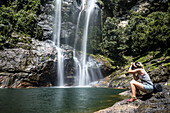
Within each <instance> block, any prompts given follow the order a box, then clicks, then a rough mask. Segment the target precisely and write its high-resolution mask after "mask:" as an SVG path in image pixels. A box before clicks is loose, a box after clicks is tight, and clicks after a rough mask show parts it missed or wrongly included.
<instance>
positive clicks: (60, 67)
mask: <svg viewBox="0 0 170 113" xmlns="http://www.w3.org/2000/svg"><path fill="white" fill-rule="evenodd" d="M61 4H62V0H56V1H55V20H54V30H53V41H54V43H55V45H57V51H58V59H57V61H58V63H57V80H58V82H57V83H58V86H64V56H63V50H62V49H61V48H60V34H61Z"/></svg>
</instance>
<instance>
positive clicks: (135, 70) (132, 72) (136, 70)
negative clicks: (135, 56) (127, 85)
mask: <svg viewBox="0 0 170 113" xmlns="http://www.w3.org/2000/svg"><path fill="white" fill-rule="evenodd" d="M132 66H133V63H131V64H130V67H129V70H128V73H130V74H135V73H139V71H140V69H134V70H132Z"/></svg>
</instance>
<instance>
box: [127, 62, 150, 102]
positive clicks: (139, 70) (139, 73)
mask: <svg viewBox="0 0 170 113" xmlns="http://www.w3.org/2000/svg"><path fill="white" fill-rule="evenodd" d="M128 73H129V74H133V78H134V79H133V80H132V81H131V82H130V87H131V91H132V97H131V98H130V99H128V100H127V101H128V102H133V101H135V100H137V98H136V91H137V90H140V91H142V92H144V93H151V92H153V83H152V81H151V79H150V77H149V75H148V74H147V72H146V71H145V69H144V66H143V65H142V63H140V62H135V63H131V65H130V67H129V70H128ZM138 79H140V80H141V82H138V81H137V80H138Z"/></svg>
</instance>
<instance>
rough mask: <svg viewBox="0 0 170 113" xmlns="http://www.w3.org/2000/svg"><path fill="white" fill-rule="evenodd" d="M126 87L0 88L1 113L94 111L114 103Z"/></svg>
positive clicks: (88, 112)
mask: <svg viewBox="0 0 170 113" xmlns="http://www.w3.org/2000/svg"><path fill="white" fill-rule="evenodd" d="M122 91H124V90H120V89H119V90H118V89H106V88H35V89H0V113H92V112H94V111H97V110H100V109H103V108H107V107H110V106H112V105H113V104H114V103H115V102H117V101H120V100H122V99H123V97H121V96H118V95H117V94H118V93H120V92H122Z"/></svg>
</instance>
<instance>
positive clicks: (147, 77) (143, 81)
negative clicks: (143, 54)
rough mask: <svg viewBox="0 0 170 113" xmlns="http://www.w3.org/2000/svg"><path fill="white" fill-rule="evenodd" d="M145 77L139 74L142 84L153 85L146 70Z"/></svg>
mask: <svg viewBox="0 0 170 113" xmlns="http://www.w3.org/2000/svg"><path fill="white" fill-rule="evenodd" d="M144 72H145V73H144V75H140V74H138V77H139V79H140V80H141V82H142V83H143V84H144V85H148V84H149V85H153V83H152V81H151V79H150V77H149V75H148V73H147V72H146V71H145V70H144Z"/></svg>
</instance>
